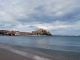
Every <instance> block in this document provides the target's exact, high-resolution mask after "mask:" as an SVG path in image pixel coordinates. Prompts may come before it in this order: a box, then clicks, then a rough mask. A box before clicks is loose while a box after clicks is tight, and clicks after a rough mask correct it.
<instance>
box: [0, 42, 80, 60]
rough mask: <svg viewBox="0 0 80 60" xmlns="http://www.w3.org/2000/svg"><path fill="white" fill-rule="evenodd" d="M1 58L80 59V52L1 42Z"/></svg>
mask: <svg viewBox="0 0 80 60" xmlns="http://www.w3.org/2000/svg"><path fill="white" fill-rule="evenodd" d="M0 60H80V53H77V52H66V51H57V50H50V49H42V48H29V47H20V46H11V45H6V44H1V43H0Z"/></svg>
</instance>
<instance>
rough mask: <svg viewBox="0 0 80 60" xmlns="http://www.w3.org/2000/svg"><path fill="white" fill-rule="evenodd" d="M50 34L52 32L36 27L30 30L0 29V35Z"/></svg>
mask: <svg viewBox="0 0 80 60" xmlns="http://www.w3.org/2000/svg"><path fill="white" fill-rule="evenodd" d="M43 35H46V36H51V35H52V34H51V33H50V32H49V31H47V30H45V29H37V30H36V31H32V32H20V31H15V30H11V31H9V30H0V36H43Z"/></svg>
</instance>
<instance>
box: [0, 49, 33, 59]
mask: <svg viewBox="0 0 80 60" xmlns="http://www.w3.org/2000/svg"><path fill="white" fill-rule="evenodd" d="M0 60H32V59H30V58H27V57H24V56H21V55H19V54H15V53H13V52H10V51H8V50H5V49H0Z"/></svg>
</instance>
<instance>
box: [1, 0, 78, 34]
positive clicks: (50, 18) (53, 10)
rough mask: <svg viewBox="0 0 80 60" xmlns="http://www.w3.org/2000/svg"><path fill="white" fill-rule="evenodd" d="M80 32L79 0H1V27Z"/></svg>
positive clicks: (63, 32) (54, 32) (66, 32)
mask: <svg viewBox="0 0 80 60" xmlns="http://www.w3.org/2000/svg"><path fill="white" fill-rule="evenodd" d="M38 28H44V29H47V30H48V31H50V32H51V33H52V34H56V35H57V34H58V35H80V0H0V29H1V30H2V29H6V30H19V31H32V30H36V29H38Z"/></svg>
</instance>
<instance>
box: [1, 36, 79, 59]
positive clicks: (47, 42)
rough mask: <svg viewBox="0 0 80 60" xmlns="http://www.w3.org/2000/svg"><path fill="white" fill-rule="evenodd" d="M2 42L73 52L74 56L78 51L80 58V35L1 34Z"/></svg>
mask: <svg viewBox="0 0 80 60" xmlns="http://www.w3.org/2000/svg"><path fill="white" fill-rule="evenodd" d="M0 43H3V44H9V45H13V46H21V47H29V48H38V50H40V49H45V50H51V51H52V50H55V51H66V52H73V53H74V56H75V53H78V59H77V60H79V59H80V58H79V56H80V36H0ZM48 53H49V51H48ZM53 54H54V53H53ZM72 55H73V54H72ZM74 56H73V57H74ZM75 58H76V57H75Z"/></svg>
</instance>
